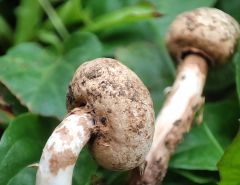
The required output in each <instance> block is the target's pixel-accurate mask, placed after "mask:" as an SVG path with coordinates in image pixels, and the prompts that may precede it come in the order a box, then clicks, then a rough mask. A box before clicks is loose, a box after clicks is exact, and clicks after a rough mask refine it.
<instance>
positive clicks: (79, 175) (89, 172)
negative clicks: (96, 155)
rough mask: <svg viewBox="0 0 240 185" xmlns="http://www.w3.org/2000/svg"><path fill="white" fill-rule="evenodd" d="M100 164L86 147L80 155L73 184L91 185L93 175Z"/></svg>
mask: <svg viewBox="0 0 240 185" xmlns="http://www.w3.org/2000/svg"><path fill="white" fill-rule="evenodd" d="M97 168H98V165H97V163H96V162H95V161H94V160H93V159H92V157H91V154H90V153H89V151H88V150H87V149H86V148H85V149H83V151H81V153H80V156H79V157H78V160H77V163H76V166H75V169H74V174H73V185H91V183H90V182H91V180H92V177H93V176H94V175H95V174H96V171H97Z"/></svg>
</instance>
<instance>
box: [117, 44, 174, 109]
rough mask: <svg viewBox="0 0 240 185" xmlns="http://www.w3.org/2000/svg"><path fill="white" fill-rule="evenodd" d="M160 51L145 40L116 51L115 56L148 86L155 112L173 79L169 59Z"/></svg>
mask: <svg viewBox="0 0 240 185" xmlns="http://www.w3.org/2000/svg"><path fill="white" fill-rule="evenodd" d="M162 53H163V50H161V49H160V48H158V47H157V46H155V45H153V44H150V43H147V42H137V43H133V44H131V45H130V46H128V47H125V48H120V49H119V50H118V51H117V53H116V58H117V59H118V60H119V61H121V62H122V63H124V64H125V65H127V66H128V67H129V68H130V69H132V70H133V71H134V72H135V73H136V74H137V75H138V76H139V77H140V78H141V80H142V81H143V83H144V84H145V85H146V86H147V87H148V89H149V90H150V93H151V95H152V98H153V102H154V107H155V111H156V113H157V112H158V110H159V109H160V107H161V104H162V102H163V100H164V98H165V97H164V93H163V91H164V89H165V88H166V87H167V86H169V85H171V83H172V80H173V74H172V69H171V66H169V63H168V62H169V59H168V58H164V55H161V54H162Z"/></svg>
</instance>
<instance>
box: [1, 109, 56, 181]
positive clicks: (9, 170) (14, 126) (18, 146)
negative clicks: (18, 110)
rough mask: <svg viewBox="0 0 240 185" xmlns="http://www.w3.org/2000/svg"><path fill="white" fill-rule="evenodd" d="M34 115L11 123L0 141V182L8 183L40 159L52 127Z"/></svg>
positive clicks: (21, 117) (25, 116)
mask: <svg viewBox="0 0 240 185" xmlns="http://www.w3.org/2000/svg"><path fill="white" fill-rule="evenodd" d="M43 121H46V120H40V119H39V118H38V117H37V116H35V115H32V114H29V113H28V114H24V115H21V116H19V117H17V118H16V119H15V120H14V121H13V122H11V123H10V125H9V126H8V128H7V129H6V131H5V132H4V134H3V136H2V138H1V141H0V182H1V184H7V182H8V181H9V180H10V179H11V178H12V177H14V176H15V175H16V174H17V173H18V172H19V171H20V170H22V169H23V168H24V167H26V166H27V165H29V164H32V163H34V162H37V161H38V160H39V159H40V155H41V152H42V148H43V146H44V144H45V142H46V139H47V137H48V136H49V134H50V131H51V130H52V129H51V125H50V124H48V126H46V125H47V123H46V122H45V123H44V122H43Z"/></svg>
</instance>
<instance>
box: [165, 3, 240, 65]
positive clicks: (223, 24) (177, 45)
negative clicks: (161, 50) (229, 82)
mask: <svg viewBox="0 0 240 185" xmlns="http://www.w3.org/2000/svg"><path fill="white" fill-rule="evenodd" d="M239 32H240V28H239V24H238V22H237V21H236V20H235V19H234V18H232V17H231V16H230V15H228V14H226V13H224V12H223V11H221V10H218V9H216V8H207V7H204V8H197V9H195V10H193V11H189V12H185V13H183V14H180V15H179V16H177V18H176V19H175V20H174V21H173V22H172V24H171V26H170V28H169V31H168V33H167V37H166V43H167V47H168V49H169V52H170V54H171V56H172V57H173V58H174V59H178V60H181V58H183V57H184V54H187V53H191V52H192V53H198V54H200V55H203V56H205V58H206V59H207V60H209V61H210V62H211V64H213V65H218V64H224V63H225V62H226V61H227V59H228V58H229V57H230V56H231V55H232V54H233V52H234V48H235V46H236V44H237V40H238V39H239V35H240V34H239Z"/></svg>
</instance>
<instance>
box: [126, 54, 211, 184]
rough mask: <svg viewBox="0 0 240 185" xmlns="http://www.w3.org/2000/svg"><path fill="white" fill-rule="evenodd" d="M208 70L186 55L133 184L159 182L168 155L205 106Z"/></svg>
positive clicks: (204, 63) (204, 62) (201, 60)
mask: <svg viewBox="0 0 240 185" xmlns="http://www.w3.org/2000/svg"><path fill="white" fill-rule="evenodd" d="M207 68H208V66H207V62H206V60H204V58H202V57H201V56H199V55H195V54H190V55H188V56H186V57H185V59H184V60H183V61H182V62H181V64H180V66H179V67H178V71H177V77H176V80H175V82H174V85H173V87H172V89H171V91H170V93H169V95H168V97H167V99H166V101H165V104H164V105H163V108H162V110H161V112H160V113H159V115H158V117H157V119H156V124H155V125H156V126H155V132H154V137H153V143H152V146H151V149H150V151H149V153H148V155H147V157H146V161H147V166H146V168H145V171H144V174H143V176H142V177H140V178H139V179H140V180H137V182H136V180H131V181H132V182H134V181H135V183H134V184H137V185H140V184H141V185H143V184H144V185H155V184H157V183H159V182H160V181H162V179H163V177H164V176H165V174H166V171H167V167H168V162H169V159H170V156H171V154H172V153H173V152H174V150H175V148H176V146H177V144H178V143H179V142H180V141H181V140H182V137H183V134H184V133H186V132H188V131H189V129H190V127H191V125H192V121H193V118H194V115H195V113H196V112H197V110H198V109H199V108H200V107H201V106H202V104H203V103H204V98H203V97H202V91H203V87H204V84H205V80H206V75H207ZM133 178H134V177H133ZM135 178H136V177H135ZM130 183H131V182H130Z"/></svg>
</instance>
